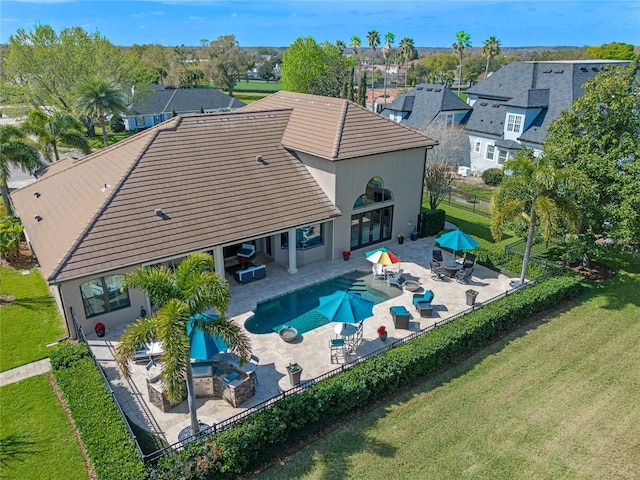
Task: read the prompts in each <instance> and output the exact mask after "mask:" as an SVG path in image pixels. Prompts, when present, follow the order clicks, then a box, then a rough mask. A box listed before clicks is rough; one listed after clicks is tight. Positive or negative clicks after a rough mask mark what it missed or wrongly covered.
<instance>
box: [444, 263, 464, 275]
mask: <svg viewBox="0 0 640 480" xmlns="http://www.w3.org/2000/svg"><path fill="white" fill-rule="evenodd" d="M442 267H443V268H444V271H445V272H447V275H448V276H449V278H453V277H455V276H456V272H457V271H458V270H460V269H462V264H461V263H459V262H444V263H443V264H442Z"/></svg>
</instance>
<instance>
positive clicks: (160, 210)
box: [156, 208, 164, 218]
mask: <svg viewBox="0 0 640 480" xmlns="http://www.w3.org/2000/svg"><path fill="white" fill-rule="evenodd" d="M156 216H158V217H160V218H163V217H164V212H163V211H162V209H161V208H156Z"/></svg>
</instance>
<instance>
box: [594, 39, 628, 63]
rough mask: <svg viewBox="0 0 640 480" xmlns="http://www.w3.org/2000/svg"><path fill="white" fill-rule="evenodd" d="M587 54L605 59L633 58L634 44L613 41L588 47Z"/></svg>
mask: <svg viewBox="0 0 640 480" xmlns="http://www.w3.org/2000/svg"><path fill="white" fill-rule="evenodd" d="M586 53H587V55H590V56H592V57H596V58H602V59H604V60H633V59H634V58H635V57H636V54H635V52H634V46H633V45H631V44H629V43H620V42H611V43H606V44H604V45H600V46H599V47H598V46H593V47H589V48H587V52H586Z"/></svg>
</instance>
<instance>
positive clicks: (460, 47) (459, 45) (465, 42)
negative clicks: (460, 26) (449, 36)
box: [452, 30, 471, 95]
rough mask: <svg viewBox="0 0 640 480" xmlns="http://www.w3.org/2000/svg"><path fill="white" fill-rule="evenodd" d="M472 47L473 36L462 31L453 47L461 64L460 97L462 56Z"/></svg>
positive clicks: (459, 67)
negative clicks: (466, 49)
mask: <svg viewBox="0 0 640 480" xmlns="http://www.w3.org/2000/svg"><path fill="white" fill-rule="evenodd" d="M470 46H471V35H469V34H468V33H467V32H465V31H464V30H460V31H459V32H458V33H456V42H455V43H454V44H453V45H452V47H453V52H454V53H456V54H458V57H459V59H460V60H459V62H458V71H459V75H458V95H460V84H461V83H462V55H463V54H464V50H465V48H469V47H470Z"/></svg>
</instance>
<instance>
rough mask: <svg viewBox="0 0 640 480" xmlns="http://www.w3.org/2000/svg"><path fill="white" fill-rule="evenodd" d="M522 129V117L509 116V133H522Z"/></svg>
mask: <svg viewBox="0 0 640 480" xmlns="http://www.w3.org/2000/svg"><path fill="white" fill-rule="evenodd" d="M521 129H522V115H514V114H512V113H510V114H509V115H507V132H513V133H520V132H521Z"/></svg>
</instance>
